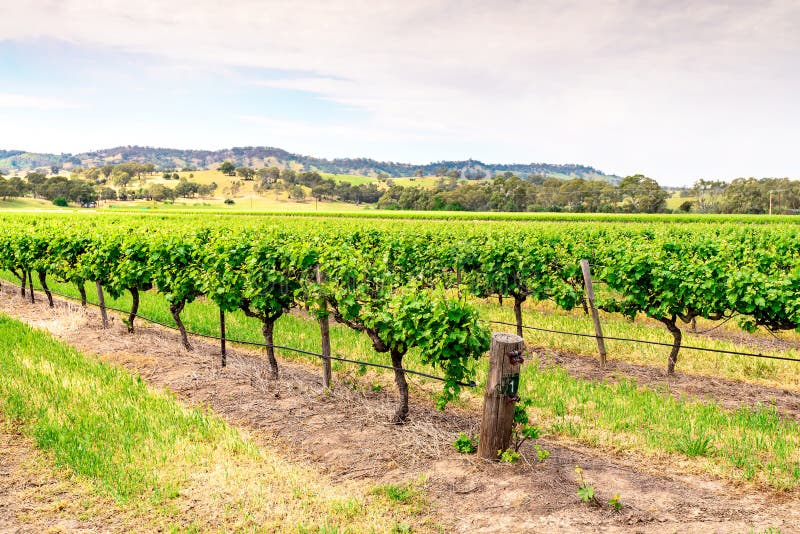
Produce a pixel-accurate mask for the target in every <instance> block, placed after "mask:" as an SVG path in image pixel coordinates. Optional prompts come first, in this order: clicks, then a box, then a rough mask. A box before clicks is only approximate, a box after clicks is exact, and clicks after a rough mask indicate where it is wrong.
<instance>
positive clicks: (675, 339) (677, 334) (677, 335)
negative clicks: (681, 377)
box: [659, 318, 683, 375]
mask: <svg viewBox="0 0 800 534" xmlns="http://www.w3.org/2000/svg"><path fill="white" fill-rule="evenodd" d="M659 320H660V321H661V322H662V323H664V325H666V327H667V330H669V333H670V334H672V350H671V351H670V353H669V360H668V361H667V374H668V375H674V374H675V364H676V363H678V352H680V350H681V339H682V338H683V334H682V332H681V329H680V328H678V326H677V325H676V324H675V319H674V318H673V319H659Z"/></svg>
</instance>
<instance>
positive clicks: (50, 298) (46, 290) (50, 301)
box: [38, 271, 54, 308]
mask: <svg viewBox="0 0 800 534" xmlns="http://www.w3.org/2000/svg"><path fill="white" fill-rule="evenodd" d="M38 274H39V283H40V284H41V286H42V289H43V290H44V294H45V295H47V303H48V304H49V305H50V307H51V308H52V307H53V306H54V304H53V294H52V293H50V288H49V287H47V273H45V272H44V271H38Z"/></svg>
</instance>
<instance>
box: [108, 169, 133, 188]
mask: <svg viewBox="0 0 800 534" xmlns="http://www.w3.org/2000/svg"><path fill="white" fill-rule="evenodd" d="M104 173H105V171H104ZM131 179H132V177H131V175H130V174H129V173H127V172H125V171H118V172H115V173H114V175H113V176H112V177H111V181H113V182H114V183H115V184H116V185H118V186H120V187H126V186H127V185H128V184H130V183H131Z"/></svg>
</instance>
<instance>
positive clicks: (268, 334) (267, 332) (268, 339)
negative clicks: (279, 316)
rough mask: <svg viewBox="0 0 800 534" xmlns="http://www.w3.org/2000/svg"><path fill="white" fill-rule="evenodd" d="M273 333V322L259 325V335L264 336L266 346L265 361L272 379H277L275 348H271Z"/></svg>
mask: <svg viewBox="0 0 800 534" xmlns="http://www.w3.org/2000/svg"><path fill="white" fill-rule="evenodd" d="M274 331H275V321H274V320H271V321H264V322H263V323H262V324H261V333H262V334H263V335H264V343H265V344H266V345H267V347H266V348H267V361H268V362H269V369H270V373H271V374H272V379H273V380H275V379H277V378H278V360H276V359H275V347H274V346H273V345H274V343H273V333H274Z"/></svg>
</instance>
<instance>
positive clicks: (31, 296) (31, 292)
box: [28, 271, 36, 303]
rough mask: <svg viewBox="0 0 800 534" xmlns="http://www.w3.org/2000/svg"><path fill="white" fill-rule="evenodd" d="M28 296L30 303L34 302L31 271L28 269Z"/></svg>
mask: <svg viewBox="0 0 800 534" xmlns="http://www.w3.org/2000/svg"><path fill="white" fill-rule="evenodd" d="M28 293H29V294H28V296H29V297H30V298H31V303H34V302H36V297H35V296H34V294H33V273H31V271H28Z"/></svg>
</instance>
